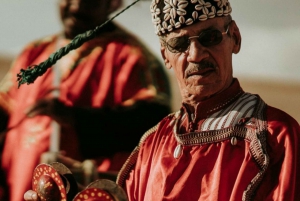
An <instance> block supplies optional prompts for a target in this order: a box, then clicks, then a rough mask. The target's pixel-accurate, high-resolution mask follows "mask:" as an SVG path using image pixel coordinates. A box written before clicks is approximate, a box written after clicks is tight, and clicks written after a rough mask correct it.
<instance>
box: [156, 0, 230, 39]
mask: <svg viewBox="0 0 300 201" xmlns="http://www.w3.org/2000/svg"><path fill="white" fill-rule="evenodd" d="M150 11H151V15H152V22H153V24H154V27H155V33H156V34H157V35H163V34H165V33H168V32H171V31H173V30H174V29H179V28H182V27H185V26H189V25H191V24H193V23H195V22H198V21H205V20H207V19H211V18H215V17H223V16H228V15H229V14H230V13H231V11H232V9H231V6H230V3H229V1H228V0H152V3H151V6H150Z"/></svg>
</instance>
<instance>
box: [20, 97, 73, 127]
mask: <svg viewBox="0 0 300 201" xmlns="http://www.w3.org/2000/svg"><path fill="white" fill-rule="evenodd" d="M26 115H27V116H28V117H35V116H37V115H45V116H49V117H50V118H52V119H53V120H55V121H56V122H57V123H59V124H60V125H70V126H73V125H74V118H73V115H72V107H70V106H67V105H65V104H64V103H63V102H61V101H60V100H58V99H57V98H47V99H40V100H38V101H37V102H36V103H35V104H34V105H32V106H31V107H29V108H28V109H27V110H26Z"/></svg>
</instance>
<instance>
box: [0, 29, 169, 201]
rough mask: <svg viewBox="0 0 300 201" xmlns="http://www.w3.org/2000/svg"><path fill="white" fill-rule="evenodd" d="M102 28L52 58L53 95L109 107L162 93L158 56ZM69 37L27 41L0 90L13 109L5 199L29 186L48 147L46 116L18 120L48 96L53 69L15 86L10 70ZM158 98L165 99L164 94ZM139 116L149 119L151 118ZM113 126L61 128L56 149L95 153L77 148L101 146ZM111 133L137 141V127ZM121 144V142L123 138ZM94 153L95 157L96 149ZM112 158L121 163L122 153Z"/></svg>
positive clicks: (76, 154) (14, 200)
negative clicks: (56, 75) (57, 74)
mask: <svg viewBox="0 0 300 201" xmlns="http://www.w3.org/2000/svg"><path fill="white" fill-rule="evenodd" d="M108 27H109V30H108V31H106V32H103V33H102V34H101V35H100V36H99V37H98V38H95V39H93V40H91V41H89V42H86V43H84V44H83V45H82V46H81V47H80V48H78V49H76V50H74V51H72V52H70V53H69V54H68V55H66V56H65V57H63V58H62V59H61V61H58V63H57V65H56V66H55V68H59V69H60V71H61V83H60V85H59V92H60V95H59V99H60V100H61V101H63V102H64V103H65V104H67V105H70V106H77V107H93V108H104V107H107V108H112V107H115V106H124V105H126V106H129V105H132V104H133V103H134V102H135V101H138V100H152V99H155V98H156V97H158V96H161V95H162V94H164V95H168V93H169V91H168V90H169V89H168V83H167V80H166V79H165V78H166V74H165V73H164V71H163V69H162V68H163V66H162V65H161V64H160V63H159V62H158V60H157V59H156V58H155V57H154V56H153V55H152V54H151V53H150V52H149V51H148V50H147V49H146V48H145V47H143V46H142V45H141V43H140V42H139V41H138V40H137V39H136V38H135V37H134V36H131V35H130V34H128V33H127V32H125V31H124V30H122V29H120V28H118V27H115V26H114V25H110V26H108ZM69 42H70V41H67V40H66V39H60V37H59V36H58V35H55V36H51V37H48V38H44V39H42V40H39V41H35V42H34V43H31V44H29V45H28V46H27V47H26V48H25V49H24V51H23V52H22V53H21V55H20V56H19V57H18V58H17V59H16V61H15V63H14V65H13V68H12V69H11V72H10V75H11V77H6V79H8V81H7V84H8V86H7V88H8V92H7V93H6V94H5V93H2V96H1V97H2V98H4V96H5V97H6V96H9V100H8V102H9V104H10V106H11V108H13V109H12V112H11V114H10V121H9V125H8V126H9V127H14V128H13V129H12V130H10V131H9V132H8V133H7V136H6V142H5V146H4V150H3V154H2V164H1V165H2V168H3V170H4V172H5V174H6V176H7V183H8V186H9V188H10V200H11V201H21V200H23V194H24V192H25V191H26V190H28V189H31V179H32V173H33V170H34V168H35V167H36V165H37V164H38V163H39V161H40V155H41V154H42V153H43V152H47V151H48V150H49V136H50V133H51V126H50V125H51V119H50V118H49V117H47V116H37V117H34V118H25V119H24V120H23V121H22V119H23V118H24V116H25V115H24V111H25V110H26V108H28V107H29V106H31V105H32V104H34V103H35V102H36V101H37V100H38V99H41V98H45V97H49V96H51V93H49V91H51V90H52V89H53V68H51V69H49V70H48V71H47V72H46V73H45V74H44V75H43V76H41V77H39V78H37V80H36V81H35V82H34V84H31V85H22V86H21V87H20V88H19V89H18V88H17V82H16V74H17V73H19V72H20V69H22V68H26V67H27V66H30V65H33V64H39V63H41V62H43V61H45V60H46V59H47V58H48V57H49V55H50V54H51V53H53V52H55V51H56V50H57V48H59V47H61V46H64V45H66V44H68V43H69ZM9 84H11V85H9ZM161 97H163V96H161ZM164 97H165V98H164V100H165V101H166V102H167V103H168V100H169V99H168V98H166V97H167V96H164ZM105 112H106V111H105ZM108 112H109V111H107V115H109V114H108ZM105 115H106V113H105V114H104V115H102V116H104V117H103V119H104V118H105ZM165 115H166V114H164V116H165ZM79 116H80V115H79ZM162 117H163V116H162ZM162 117H161V118H162ZM159 120H160V119H159ZM159 120H155V121H156V122H158V121H159ZM20 121H21V122H20ZM145 121H146V122H148V121H149V122H151V119H145ZM156 122H155V123H156ZM79 123H80V122H79ZM88 123H89V122H85V125H84V126H85V127H86V128H87V129H88V127H89V125H88ZM101 123H104V124H105V121H103V122H101V121H100V120H99V121H98V124H101ZM153 125H155V124H153ZM153 125H151V126H153ZM105 126H106V127H107V128H105ZM139 126H140V125H136V126H135V127H139ZM114 127H116V128H118V127H120V126H119V125H118V122H114ZM114 127H109V125H104V126H102V128H101V130H93V132H94V133H93V135H92V134H89V133H81V134H78V133H76V130H75V129H73V128H70V127H62V128H61V140H60V141H61V143H60V148H61V150H63V151H65V152H66V155H67V156H69V157H71V158H73V159H78V160H83V159H85V158H89V156H91V155H93V156H95V153H88V154H90V155H87V156H86V157H85V156H83V155H82V153H81V151H86V150H89V148H90V147H89V143H94V142H95V141H96V142H97V143H98V144H97V145H94V146H98V147H101V144H106V141H105V137H106V136H108V137H109V136H110V134H111V133H110V132H112V133H113V130H114ZM148 128H149V127H148V126H147V128H145V127H144V128H140V129H141V130H143V129H145V130H144V131H146V130H147V129H148ZM87 129H86V131H87ZM82 130H85V129H82ZM78 135H80V136H78ZM97 135H98V136H97ZM101 135H102V136H103V138H102V140H98V138H100V139H101ZM112 135H113V138H114V139H112V140H111V141H113V140H114V141H117V140H118V136H119V138H120V139H122V138H125V137H124V136H123V135H128V136H127V137H128V139H136V141H137V142H138V139H139V138H140V135H141V132H140V131H139V132H138V133H137V132H134V131H132V132H127V133H126V132H122V133H121V132H116V134H112ZM79 138H80V140H78V139H79ZM85 138H88V140H86V141H85V144H84V146H81V145H80V144H81V139H85ZM93 138H95V139H93ZM125 139H126V138H125ZM112 143H113V142H112ZM122 143H123V144H125V145H126V143H124V141H122ZM127 144H128V145H131V144H130V143H127ZM109 146H110V147H112V148H114V150H113V151H115V152H117V151H119V150H118V147H114V146H113V144H112V145H110V144H109ZM79 147H80V148H79ZM133 148H134V146H132V147H130V146H129V147H127V149H129V150H130V151H132V150H133ZM91 150H94V149H91ZM109 151H110V150H108V151H107V152H109ZM120 151H123V150H120ZM110 154H111V155H107V156H104V157H106V160H103V161H106V162H107V161H109V160H110V157H112V155H113V154H114V153H110ZM97 156H99V157H100V156H101V153H98V155H97ZM126 157H127V156H126ZM118 160H119V163H121V164H122V163H123V162H124V160H125V158H119V159H118ZM101 170H102V171H105V170H110V163H108V165H107V163H105V164H104V167H102V169H101Z"/></svg>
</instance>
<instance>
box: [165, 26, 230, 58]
mask: <svg viewBox="0 0 300 201" xmlns="http://www.w3.org/2000/svg"><path fill="white" fill-rule="evenodd" d="M231 22H232V21H230V22H229V23H228V25H227V29H226V30H225V31H224V32H221V31H220V30H217V29H213V30H204V31H202V32H201V33H200V34H199V35H197V36H190V37H188V38H187V39H188V40H187V42H188V46H187V48H186V49H184V50H182V51H180V50H176V49H174V48H173V47H171V46H170V45H169V43H168V41H169V40H171V39H173V38H170V39H169V40H168V41H164V43H165V45H166V46H167V49H168V50H169V51H170V52H172V53H182V52H186V51H187V50H189V47H190V44H191V39H194V38H200V39H201V38H202V37H201V36H202V34H203V33H205V32H208V31H218V32H220V33H221V36H222V38H221V40H220V42H218V43H216V44H212V45H203V44H202V43H201V41H200V40H198V42H199V43H200V44H201V45H202V46H204V47H211V46H214V45H218V44H220V43H221V42H222V40H223V35H225V34H227V33H228V30H229V26H230V24H231ZM181 37H182V36H181ZM181 37H174V38H181ZM183 37H184V36H183Z"/></svg>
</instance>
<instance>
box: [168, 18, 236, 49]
mask: <svg viewBox="0 0 300 201" xmlns="http://www.w3.org/2000/svg"><path fill="white" fill-rule="evenodd" d="M229 25H230V23H229V24H228V26H227V29H226V31H225V32H221V31H219V30H217V29H210V30H205V31H202V32H201V33H200V34H199V36H190V37H188V36H180V37H175V38H170V39H169V40H168V41H167V42H165V43H166V46H167V48H168V50H169V51H170V52H172V53H179V52H185V51H186V50H188V48H189V46H190V44H191V39H193V38H197V40H198V41H199V43H200V44H201V45H202V46H204V47H210V46H214V45H218V44H219V43H220V42H221V41H222V40H223V35H224V34H227V32H228V30H229Z"/></svg>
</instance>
